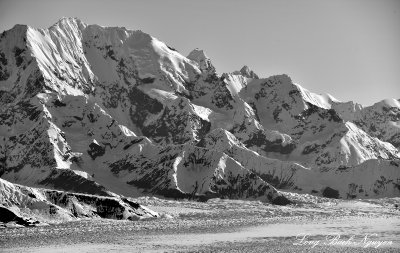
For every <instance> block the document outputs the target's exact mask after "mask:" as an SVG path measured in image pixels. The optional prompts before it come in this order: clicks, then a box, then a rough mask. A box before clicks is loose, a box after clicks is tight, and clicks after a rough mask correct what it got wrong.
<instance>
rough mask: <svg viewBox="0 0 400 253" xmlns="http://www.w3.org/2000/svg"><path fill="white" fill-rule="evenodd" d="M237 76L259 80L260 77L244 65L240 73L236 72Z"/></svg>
mask: <svg viewBox="0 0 400 253" xmlns="http://www.w3.org/2000/svg"><path fill="white" fill-rule="evenodd" d="M233 74H235V75H242V76H244V77H247V78H253V79H259V77H258V75H257V74H256V73H254V71H253V70H251V69H250V68H249V67H248V66H247V65H244V66H243V67H242V68H241V69H240V70H239V71H234V72H233Z"/></svg>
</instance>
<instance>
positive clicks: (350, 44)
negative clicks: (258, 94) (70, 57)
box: [0, 0, 400, 105]
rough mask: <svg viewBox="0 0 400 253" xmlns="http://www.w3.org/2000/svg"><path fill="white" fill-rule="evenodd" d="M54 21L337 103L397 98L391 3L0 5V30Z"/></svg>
mask: <svg viewBox="0 0 400 253" xmlns="http://www.w3.org/2000/svg"><path fill="white" fill-rule="evenodd" d="M61 17H78V18H80V19H81V20H82V21H84V22H85V23H88V24H99V25H103V26H125V27H126V28H129V29H133V30H137V29H140V30H142V31H144V32H147V33H149V34H151V35H152V36H154V37H157V38H158V39H160V40H162V41H164V42H166V43H167V44H168V45H170V46H172V47H174V48H176V49H177V50H178V51H179V52H181V53H182V54H183V55H187V54H188V53H189V52H190V51H191V50H192V49H194V48H196V47H198V48H201V49H204V50H205V52H206V54H207V55H208V56H209V57H210V58H211V59H212V62H213V64H214V66H215V67H216V68H217V71H218V72H219V73H223V72H232V71H234V70H237V69H240V68H241V67H242V66H243V65H245V64H246V65H248V66H249V67H250V68H251V69H253V70H254V71H255V72H256V73H257V74H258V75H259V76H261V77H268V76H271V75H274V74H282V73H286V74H288V75H289V76H291V78H292V80H294V82H296V83H299V84H300V85H302V86H303V87H305V88H307V89H309V90H311V91H313V92H316V93H330V94H331V95H333V96H334V97H336V98H337V99H339V100H342V101H348V100H353V101H356V102H359V103H361V104H363V105H371V104H373V103H374V102H377V101H379V100H382V99H384V98H396V99H399V98H400V1H399V0H329V1H328V0H302V1H299V0H293V1H289V0H276V1H267V0H260V1H258V0H247V1H245V0H240V1H239V0H201V1H200V0H198V1H191V0H168V1H165V0H160V1H156V0H142V1H133V0H129V1H128V0H126V1H125V0H113V1H104V0H93V1H89V0H88V1H85V0H62V1H58V0H43V1H40V0H0V31H3V30H7V29H10V28H11V27H13V26H14V25H15V24H17V23H18V24H28V25H30V26H33V27H37V28H46V27H49V26H51V25H52V24H53V23H55V22H56V21H57V20H58V19H59V18H61Z"/></svg>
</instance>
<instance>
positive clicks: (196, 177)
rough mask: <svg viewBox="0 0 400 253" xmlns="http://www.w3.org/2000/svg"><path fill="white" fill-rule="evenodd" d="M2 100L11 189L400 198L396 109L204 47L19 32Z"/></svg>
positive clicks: (76, 28)
mask: <svg viewBox="0 0 400 253" xmlns="http://www.w3.org/2000/svg"><path fill="white" fill-rule="evenodd" d="M0 105H1V106H0V176H1V177H2V178H3V179H6V180H8V181H10V182H12V183H18V184H23V185H26V186H30V187H46V188H53V189H59V190H67V191H73V192H80V193H86V194H98V195H103V196H114V195H115V194H121V195H125V196H139V195H142V194H157V195H163V196H168V197H184V198H194V199H204V198H210V197H215V196H218V197H226V198H257V199H263V200H265V201H270V202H273V203H280V204H285V203H288V201H287V199H286V198H285V197H283V196H282V195H281V194H280V193H279V191H277V190H276V189H275V188H274V187H276V188H278V189H285V190H293V191H298V192H306V193H313V194H319V195H329V193H332V192H336V191H337V192H338V194H336V193H335V194H333V195H331V196H334V197H342V198H352V197H354V196H357V197H379V196H398V195H399V194H400V192H399V187H398V180H399V177H400V170H399V169H398V167H397V166H396V164H398V159H399V150H398V148H399V146H398V145H399V140H398V138H399V136H400V128H399V122H400V121H399V119H400V118H399V117H400V116H399V115H400V109H399V108H400V107H399V102H398V101H397V100H385V101H382V102H380V103H377V104H375V105H373V106H371V107H365V108H363V107H362V106H360V105H358V104H354V103H352V102H349V103H342V102H340V101H338V100H336V99H335V98H333V97H332V96H330V95H318V94H314V93H312V92H310V91H308V90H306V89H304V88H303V87H301V86H300V85H298V84H295V83H293V82H292V80H291V79H290V78H289V77H288V76H287V75H278V76H272V77H269V78H260V77H259V76H258V75H257V74H255V73H254V72H253V71H251V70H250V69H249V68H248V67H247V66H244V67H243V68H242V69H241V70H240V71H235V72H233V73H225V74H222V75H219V74H218V73H217V71H216V69H215V67H214V66H213V64H212V61H211V59H210V58H209V57H208V56H207V55H206V54H205V52H204V51H203V50H201V49H195V50H193V51H192V52H191V53H190V54H189V55H188V56H187V57H185V56H183V55H181V54H180V53H179V52H177V51H176V50H175V49H173V48H171V47H170V46H168V45H167V44H165V43H164V42H162V41H160V40H158V39H156V38H154V37H152V36H150V35H148V34H146V33H144V32H142V31H131V30H127V29H125V28H119V27H102V26H98V25H87V24H85V23H83V22H82V21H80V20H79V19H76V18H63V19H61V20H60V21H58V22H57V23H56V24H54V25H53V26H51V27H50V28H48V29H35V28H31V27H29V26H24V25H16V26H15V27H14V28H13V29H11V30H9V31H5V32H3V33H2V34H1V37H0ZM374 166H377V168H374ZM338 171H340V173H339V172H338ZM360 173H361V174H360ZM381 176H382V177H384V178H385V181H384V183H382V185H384V186H383V187H380V188H379V187H378V188H377V186H376V185H377V184H378V185H381V184H380V183H377V182H381V181H382V179H381ZM350 185H356V186H357V187H358V188H357V187H356V188H357V189H358V192H355V191H353V190H352V191H349V187H350ZM360 187H362V189H363V191H359V188H360ZM353 188H354V187H353ZM353 188H352V189H353ZM326 189H328V193H327V192H326Z"/></svg>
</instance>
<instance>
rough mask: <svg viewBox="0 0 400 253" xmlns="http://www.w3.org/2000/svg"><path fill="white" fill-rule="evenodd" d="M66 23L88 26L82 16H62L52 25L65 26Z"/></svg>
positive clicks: (81, 26) (82, 26)
mask: <svg viewBox="0 0 400 253" xmlns="http://www.w3.org/2000/svg"><path fill="white" fill-rule="evenodd" d="M65 25H72V26H78V27H80V28H85V27H86V26H87V24H86V23H84V22H83V21H82V20H81V19H80V18H77V17H62V18H60V19H59V20H58V21H57V22H56V23H55V24H54V25H52V26H51V27H55V26H65Z"/></svg>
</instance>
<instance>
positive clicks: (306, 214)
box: [0, 193, 400, 252]
mask: <svg viewBox="0 0 400 253" xmlns="http://www.w3.org/2000/svg"><path fill="white" fill-rule="evenodd" d="M285 194H287V195H291V198H292V199H293V198H294V199H296V202H297V204H295V205H289V206H275V205H271V204H265V203H262V202H259V201H241V200H221V199H211V200H209V201H208V202H205V203H202V202H193V201H174V200H163V199H158V198H154V197H142V198H138V199H136V200H137V201H138V202H139V203H140V204H143V205H145V206H148V207H150V208H151V209H152V210H155V211H157V212H159V213H161V214H162V218H161V219H148V220H143V221H137V222H133V221H119V220H107V219H106V220H104V219H98V220H81V221H74V222H67V223H60V224H53V225H49V226H43V227H33V228H3V229H0V249H1V250H0V251H2V252H138V251H139V252H143V251H144V252H165V251H167V252H169V251H174V252H176V251H183V252H187V251H200V252H215V251H225V252H227V251H229V252H231V251H236V252H399V251H400V210H399V209H397V208H396V207H395V205H396V204H400V198H385V199H376V200H353V201H347V200H346V201H343V200H332V199H323V198H317V197H314V196H310V195H297V194H291V193H285ZM352 236H353V237H352Z"/></svg>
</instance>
